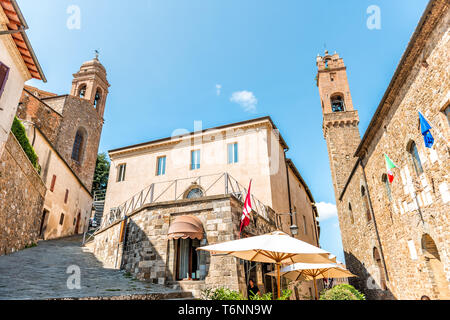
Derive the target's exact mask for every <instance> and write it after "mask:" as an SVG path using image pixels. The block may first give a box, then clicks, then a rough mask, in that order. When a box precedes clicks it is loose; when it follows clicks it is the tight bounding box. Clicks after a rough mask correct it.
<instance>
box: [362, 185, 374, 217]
mask: <svg viewBox="0 0 450 320" xmlns="http://www.w3.org/2000/svg"><path fill="white" fill-rule="evenodd" d="M361 197H362V198H363V204H364V206H363V207H364V211H365V213H366V218H367V221H370V220H372V216H371V215H370V206H369V197H368V196H367V193H366V188H364V186H361Z"/></svg>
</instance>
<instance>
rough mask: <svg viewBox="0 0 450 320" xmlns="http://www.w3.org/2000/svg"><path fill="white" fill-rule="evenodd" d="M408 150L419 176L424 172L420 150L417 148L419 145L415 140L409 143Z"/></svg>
mask: <svg viewBox="0 0 450 320" xmlns="http://www.w3.org/2000/svg"><path fill="white" fill-rule="evenodd" d="M408 152H409V154H410V155H411V158H412V161H413V164H414V169H415V170H416V173H417V175H418V176H420V175H421V174H422V173H423V167H422V161H420V157H419V151H418V150H417V145H416V143H415V142H414V141H411V142H410V144H409V148H408Z"/></svg>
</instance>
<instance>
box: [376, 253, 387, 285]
mask: <svg viewBox="0 0 450 320" xmlns="http://www.w3.org/2000/svg"><path fill="white" fill-rule="evenodd" d="M373 259H374V260H375V263H376V265H377V267H378V271H379V272H380V286H381V289H382V290H386V289H387V286H386V275H385V274H384V269H383V263H382V262H381V256H380V253H379V251H378V248H376V247H375V248H373Z"/></svg>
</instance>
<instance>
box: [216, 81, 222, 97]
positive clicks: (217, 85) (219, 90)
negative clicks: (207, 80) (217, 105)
mask: <svg viewBox="0 0 450 320" xmlns="http://www.w3.org/2000/svg"><path fill="white" fill-rule="evenodd" d="M216 92H217V95H218V96H220V94H221V93H222V85H221V84H216Z"/></svg>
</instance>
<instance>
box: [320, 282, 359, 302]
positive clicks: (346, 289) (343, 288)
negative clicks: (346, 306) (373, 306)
mask: <svg viewBox="0 0 450 320" xmlns="http://www.w3.org/2000/svg"><path fill="white" fill-rule="evenodd" d="M320 300H366V297H365V296H364V294H362V293H361V292H359V291H358V290H356V289H355V287H353V286H351V285H349V284H340V285H337V286H335V287H333V288H331V289H329V290H325V291H323V292H322V293H321V295H320Z"/></svg>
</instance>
